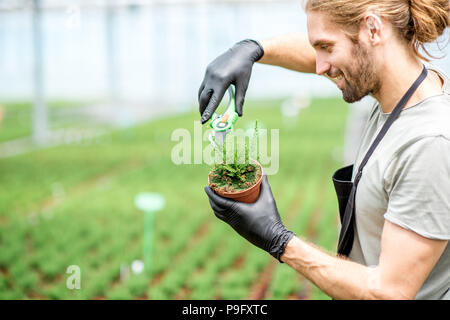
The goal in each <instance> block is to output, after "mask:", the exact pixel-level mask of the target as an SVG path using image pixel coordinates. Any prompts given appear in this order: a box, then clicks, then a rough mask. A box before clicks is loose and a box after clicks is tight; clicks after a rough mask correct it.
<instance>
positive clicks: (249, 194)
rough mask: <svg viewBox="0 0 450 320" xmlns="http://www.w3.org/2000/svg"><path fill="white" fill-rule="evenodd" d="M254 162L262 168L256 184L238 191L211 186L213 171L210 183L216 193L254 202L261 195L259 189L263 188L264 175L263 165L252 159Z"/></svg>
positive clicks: (237, 199) (209, 176) (209, 175)
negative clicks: (228, 190) (217, 188)
mask: <svg viewBox="0 0 450 320" xmlns="http://www.w3.org/2000/svg"><path fill="white" fill-rule="evenodd" d="M252 163H254V164H256V165H258V166H259V170H260V173H261V174H260V176H259V178H258V180H257V181H256V182H255V184H253V185H252V186H250V187H249V188H247V189H242V190H238V191H236V192H224V191H221V190H216V189H215V188H213V187H211V174H213V173H214V172H213V171H210V172H209V174H208V185H209V186H210V187H211V188H212V189H213V190H214V192H215V193H217V194H218V195H220V196H222V197H225V198H230V199H233V200H236V201H239V202H245V203H254V202H255V201H256V200H257V199H258V197H259V191H260V189H261V181H262V177H263V171H262V167H261V165H260V164H259V163H258V162H256V161H254V160H252Z"/></svg>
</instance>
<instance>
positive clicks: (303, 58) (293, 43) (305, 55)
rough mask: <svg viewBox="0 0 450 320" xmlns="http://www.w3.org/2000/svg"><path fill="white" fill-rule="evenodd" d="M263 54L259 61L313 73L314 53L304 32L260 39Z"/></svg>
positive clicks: (314, 65)
mask: <svg viewBox="0 0 450 320" xmlns="http://www.w3.org/2000/svg"><path fill="white" fill-rule="evenodd" d="M259 43H260V44H261V45H262V47H263V48H264V56H263V57H262V58H261V59H260V60H258V62H259V63H263V64H270V65H275V66H280V67H283V68H286V69H290V70H294V71H299V72H307V73H315V72H316V54H315V50H314V49H313V47H312V46H311V45H310V43H309V40H308V36H307V35H306V34H304V33H300V32H299V33H289V34H284V35H281V36H278V37H275V38H271V39H267V40H261V41H259Z"/></svg>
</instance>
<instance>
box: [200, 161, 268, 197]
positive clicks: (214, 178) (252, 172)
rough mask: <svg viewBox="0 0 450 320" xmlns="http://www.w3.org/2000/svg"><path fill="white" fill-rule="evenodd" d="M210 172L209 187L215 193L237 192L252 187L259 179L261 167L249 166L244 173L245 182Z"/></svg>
mask: <svg viewBox="0 0 450 320" xmlns="http://www.w3.org/2000/svg"><path fill="white" fill-rule="evenodd" d="M214 170H215V168H214V169H213V170H211V172H210V173H209V178H210V181H211V183H210V185H209V186H210V187H211V188H212V189H213V190H214V191H215V192H238V191H242V190H245V189H248V188H250V187H252V186H253V185H254V184H255V183H256V182H257V181H258V180H259V178H260V177H261V167H260V166H258V165H255V164H249V165H248V166H247V170H246V172H245V180H246V181H245V182H242V181H241V180H240V179H239V178H237V177H229V176H225V175H220V174H218V173H217V172H215V171H214Z"/></svg>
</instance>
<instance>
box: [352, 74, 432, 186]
mask: <svg viewBox="0 0 450 320" xmlns="http://www.w3.org/2000/svg"><path fill="white" fill-rule="evenodd" d="M427 74H428V71H427V68H425V66H423V69H422V72H421V73H420V75H419V77H418V78H417V79H416V81H414V83H413V84H412V86H411V87H410V88H409V89H408V91H406V93H405V94H404V96H403V97H402V98H401V99H400V101H399V102H398V103H397V105H396V106H395V108H394V110H393V111H392V112H391V114H390V115H389V117H388V119H387V120H386V122H385V123H384V125H383V127H382V128H381V130H380V132H379V133H378V135H377V137H376V138H375V141H374V142H373V143H372V145H371V146H370V148H369V151H367V153H366V155H365V157H364V159H363V160H362V161H361V164H360V165H359V168H358V172H357V173H356V176H355V182H354V184H355V185H357V184H358V182H359V180H360V179H361V175H362V170H363V169H364V166H365V165H366V164H367V162H368V161H369V158H370V156H371V155H372V153H373V152H374V151H375V148H376V147H377V146H378V144H379V143H380V141H381V139H383V137H384V135H385V134H386V132H387V131H388V129H389V128H390V127H391V125H392V123H394V121H395V120H396V119H397V117H398V116H399V114H400V112H401V111H402V109H403V107H404V106H405V104H406V102H408V100H409V99H410V98H411V96H412V94H413V93H414V91H416V89H417V87H419V85H420V84H421V83H422V81H423V80H424V79H425V78H426V77H427Z"/></svg>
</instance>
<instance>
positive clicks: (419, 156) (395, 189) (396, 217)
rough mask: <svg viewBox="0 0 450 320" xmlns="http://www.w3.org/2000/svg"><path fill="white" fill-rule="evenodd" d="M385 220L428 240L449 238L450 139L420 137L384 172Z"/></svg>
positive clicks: (399, 154) (395, 158)
mask: <svg viewBox="0 0 450 320" xmlns="http://www.w3.org/2000/svg"><path fill="white" fill-rule="evenodd" d="M384 183H385V188H386V192H387V194H388V197H389V202H388V208H387V211H386V213H385V215H384V218H385V219H386V220H389V221H390V222H392V223H395V224H397V225H399V226H401V227H403V228H406V229H408V230H412V231H414V232H416V233H418V234H420V235H422V236H424V237H427V238H431V239H442V240H448V239H450V139H448V138H446V137H444V136H434V137H425V138H422V139H420V140H418V141H416V142H414V143H412V144H411V145H409V146H408V147H406V148H404V150H402V151H401V152H399V153H398V154H397V155H396V156H394V158H393V159H392V161H391V162H390V164H389V165H388V167H387V168H386V170H385V173H384Z"/></svg>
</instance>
